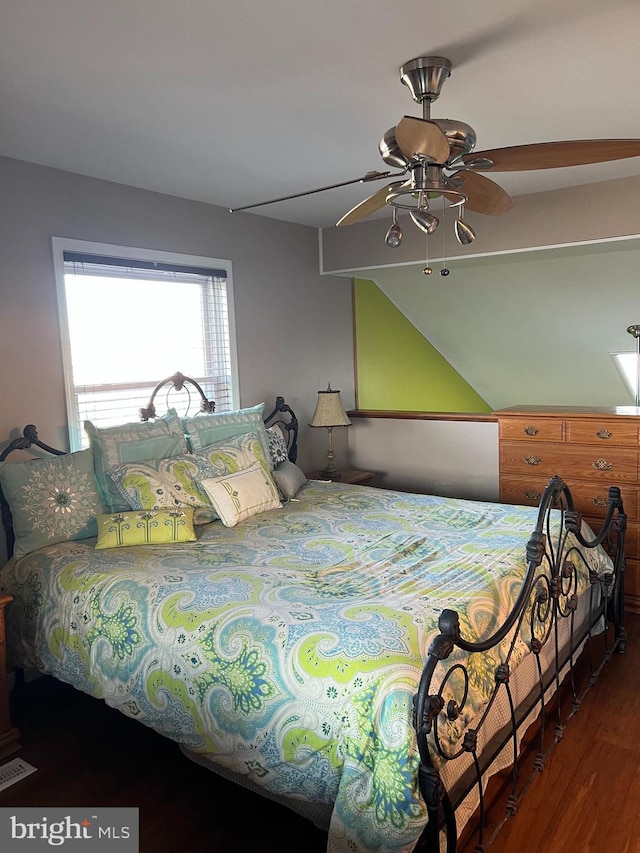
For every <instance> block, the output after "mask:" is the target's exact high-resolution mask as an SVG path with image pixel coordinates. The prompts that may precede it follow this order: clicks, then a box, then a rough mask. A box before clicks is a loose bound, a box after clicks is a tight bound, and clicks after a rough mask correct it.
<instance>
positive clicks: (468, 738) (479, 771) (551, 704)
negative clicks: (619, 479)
mask: <svg viewBox="0 0 640 853" xmlns="http://www.w3.org/2000/svg"><path fill="white" fill-rule="evenodd" d="M581 527H582V518H581V516H580V513H578V512H577V511H576V510H575V508H574V504H573V499H572V496H571V492H570V490H569V488H568V487H567V485H566V484H565V483H564V482H563V480H561V479H560V477H553V478H552V479H551V480H550V481H549V483H548V485H547V488H546V490H545V492H544V495H543V496H542V499H541V502H540V508H539V512H538V518H537V523H536V527H535V530H534V531H533V532H532V535H531V537H530V539H529V542H528V543H527V546H526V559H527V573H526V576H525V579H524V581H523V584H522V587H521V590H520V593H519V595H518V598H517V601H516V603H515V605H514V606H513V608H512V610H511V612H510V613H509V615H508V617H507V618H506V619H505V621H504V622H503V623H502V625H500V626H499V628H498V629H497V630H495V631H494V633H493V634H492V636H491V637H489V638H488V639H484V640H481V641H474V640H471V639H468V638H465V637H464V636H462V634H461V630H460V620H459V618H458V614H457V613H456V612H455V611H453V610H443V611H442V613H441V615H440V619H439V622H438V628H439V632H440V633H439V634H438V635H437V636H436V637H435V639H434V640H433V642H432V643H431V645H430V647H429V650H428V657H427V660H426V662H425V666H424V669H423V673H422V677H421V681H420V685H419V689H418V693H417V694H416V696H415V697H414V720H413V722H414V726H415V730H416V737H417V744H418V749H419V754H420V768H419V785H420V792H421V795H422V797H423V799H424V801H425V803H426V806H427V810H428V815H429V819H428V823H427V825H426V826H425V829H424V831H423V833H422V835H421V837H420V839H419V841H418V844H417V845H416V847H415V848H414V849H415V851H416V852H417V851H420V853H436V851H437V853H440V851H441V850H443V849H446V851H447V853H455V851H456V850H457V845H458V835H459V832H458V820H457V816H456V810H457V809H458V807H459V805H460V803H462V802H463V801H464V800H465V798H466V797H467V796H468V795H469V794H470V793H475V796H476V798H477V802H478V807H477V811H476V814H475V815H474V818H473V823H474V833H475V839H476V846H475V851H474V853H483V851H485V850H486V849H487V848H488V847H489V846H490V844H491V842H492V841H493V839H494V838H495V836H496V835H497V833H498V831H499V830H500V828H501V827H502V826H503V825H504V823H505V821H506V820H507V819H508V818H509V817H510V816H512V815H513V814H515V813H516V812H517V809H518V804H519V803H520V801H521V799H522V798H523V796H524V795H525V793H526V791H527V789H528V788H529V786H530V785H531V782H532V781H533V779H534V778H536V777H537V776H538V775H539V774H540V772H541V771H542V770H543V769H544V766H545V764H546V762H547V759H548V755H549V753H550V752H551V751H552V750H553V749H554V748H555V746H556V745H557V743H559V742H560V741H561V740H562V737H563V733H564V730H565V728H566V726H567V724H568V723H569V721H570V719H571V718H572V716H573V715H574V714H575V713H576V712H577V710H578V709H579V707H580V703H581V701H582V698H583V696H584V695H585V694H586V693H587V692H588V690H589V689H590V687H591V686H593V684H595V682H596V680H597V676H598V673H599V672H600V670H601V668H602V667H603V666H604V665H605V663H606V661H607V660H608V659H609V658H610V657H611V655H612V654H613V653H614V652H615V651H617V652H624V650H625V645H626V636H625V628H624V571H625V552H624V539H625V530H626V516H625V514H624V509H623V504H622V499H621V496H620V490H619V489H618V488H617V487H611V488H610V489H609V496H608V509H607V515H606V518H605V519H604V522H603V524H602V527H601V529H600V530H599V531H597V532H596V533H595V535H594V536H593V537H592V538H589V537H585V536H584V535H583V533H582V532H581ZM570 534H573V536H571V535H570ZM576 542H577V544H576ZM600 545H603V546H604V547H605V550H606V551H607V552H608V554H609V555H610V556H611V559H612V562H613V568H612V570H611V571H607V572H605V573H603V574H599V573H597V572H595V571H594V570H593V569H591V568H590V567H589V565H588V563H587V561H586V559H585V554H586V553H587V552H588V551H589V549H594V548H597V547H598V546H600ZM580 581H582V584H584V583H585V582H586V583H587V584H588V590H587V591H586V592H585V593H583V595H585V596H587V600H588V609H587V612H586V616H584V615H582V614H581V616H580V618H578V617H577V611H578V595H577V592H578V587H579V582H580ZM600 634H602V637H601V638H599V640H600V641H599V642H598V644H597V645H598V648H597V649H596V643H595V642H594V639H595V637H596V635H600ZM519 638H520V649H522V640H523V639H524V641H525V643H526V647H527V654H532V655H533V656H534V659H535V668H536V673H537V678H536V681H537V683H536V685H535V687H534V688H533V689H532V690H530V691H529V693H528V695H527V696H526V697H524V698H521V699H519V700H518V701H517V702H516V699H515V698H514V694H513V692H512V688H511V685H510V678H511V675H512V671H513V667H514V665H515V663H516V660H515V658H516V657H517V655H516V653H515V651H514V650H515V649H516V643H517V642H518V639H519ZM497 646H501V649H500V655H497V656H496V657H499V659H500V660H501V662H500V663H499V664H498V665H497V666H495V671H494V672H493V673H492V675H493V679H494V682H495V683H494V686H493V688H492V692H491V695H490V697H489V700H488V702H487V704H486V706H485V707H484V709H483V711H482V713H481V715H480V716H479V719H477V720H474V721H473V727H472V728H467V729H466V731H465V733H464V736H463V738H462V739H461V742H460V743H456V744H455V748H453V749H452V747H451V744H450V743H448V742H447V740H446V738H445V737H444V734H443V732H444V731H446V727H447V725H448V724H455V722H456V721H457V720H460V719H461V718H462V719H464V715H465V713H467V710H468V709H467V707H466V706H467V696H468V688H469V678H470V672H471V670H472V668H473V661H474V656H477V655H483V654H486V652H487V651H488V650H491V649H495V648H496V647H497ZM459 650H461V651H462V652H463V653H464V656H463V657H462V658H461V657H460V652H459ZM581 651H582V652H583V654H582V655H579V652H581ZM454 652H455V653H456V654H455V661H450V658H451V657H452V655H454ZM578 657H581V659H582V661H584V662H585V663H584V666H583V668H584V667H586V669H587V676H586V678H584V679H581V680H580V684H579V680H578V678H577V677H576V663H577V660H578ZM596 657H597V659H596ZM585 659H586V660H585ZM447 661H450V662H449V664H447ZM443 668H444V675H442V672H443ZM561 690H562V691H567V693H568V697H569V699H568V710H567V709H563V708H562V707H561V705H562V703H561V701H560V691H561ZM501 693H502V694H504V695H502V696H501V695H500V694H501ZM505 695H506V702H505V701H504V696H505ZM499 697H500V700H501V702H502V704H503V706H504V707H508V717H509V720H508V723H507V724H503V725H501V726H500V727H498V729H497V733H496V734H494V735H492V736H491V738H490V739H488V740H487V739H485V740H486V742H484V743H483V735H484V733H485V731H484V730H485V727H487V723H488V721H489V720H490V719H491V714H492V712H494V707H495V706H496V703H497V700H498V698H499ZM552 698H555V701H551V700H552ZM534 715H535V716H536V717H537V723H536V725H537V726H538V730H537V733H536V739H535V741H534V743H535V745H536V746H537V752H536V754H535V761H534V765H533V768H532V769H531V770H530V772H529V773H528V775H526V774H523V771H522V768H521V766H519V761H518V759H519V752H520V741H521V737H522V734H523V731H524V729H526V728H528V727H529V726H530V725H531V722H532V719H533V716H534ZM551 726H553V736H552V737H551V738H550V737H549V736H548V735H549V730H550V727H551ZM492 731H493V729H492ZM545 735H547V736H546V737H545ZM549 741H550V744H548V742H549ZM546 744H548V745H546ZM505 753H506V754H505ZM463 756H466V759H465V764H466V769H465V771H464V773H462V774H461V775H460V777H459V778H458V781H457V782H456V784H455V790H451V791H450V790H447V788H446V786H445V784H444V782H443V777H442V769H443V767H444V765H446V764H447V763H448V762H452V761H458V760H460V759H461V758H462V757H463ZM507 759H508V760H507ZM498 760H500V761H501V764H500V768H502V767H504V766H505V764H506V765H509V764H510V765H511V770H510V777H511V778H510V783H509V784H510V793H509V796H508V799H507V804H506V808H505V810H504V814H503V815H502V817H501V819H500V821H499V822H498V826H497V827H495V828H494V829H493V831H492V833H491V835H489V834H488V832H487V829H486V813H485V812H486V809H485V790H484V782H483V777H486V774H487V773H490V772H491V769H492V767H493V768H495V767H496V766H497V765H496V762H497V761H498Z"/></svg>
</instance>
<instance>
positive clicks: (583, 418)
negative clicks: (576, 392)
mask: <svg viewBox="0 0 640 853" xmlns="http://www.w3.org/2000/svg"><path fill="white" fill-rule="evenodd" d="M495 415H496V417H497V418H498V424H499V442H500V500H501V501H503V502H505V503H519V504H528V505H531V506H536V505H537V504H538V502H539V500H540V497H541V496H542V493H543V491H544V488H545V486H546V484H547V482H548V481H549V478H550V477H552V476H553V475H554V474H558V475H559V476H560V477H562V479H563V480H564V481H565V483H566V484H567V485H568V486H569V488H570V489H571V494H572V495H573V499H574V502H575V506H576V509H578V510H579V511H580V512H581V513H582V515H583V517H584V519H585V521H587V522H588V523H590V524H592V525H594V526H595V527H596V529H597V528H598V527H599V525H600V522H601V519H602V518H603V516H604V515H605V514H606V511H607V495H608V489H609V486H619V487H620V490H621V493H622V500H623V503H624V509H625V512H626V514H627V535H626V553H627V573H626V577H625V603H626V607H627V609H628V610H631V611H633V612H635V613H640V551H639V542H640V537H639V535H638V531H639V528H640V515H639V507H640V464H639V463H640V459H639V457H640V409H637V408H636V407H635V406H626V407H622V406H621V407H617V408H578V407H570V406H566V407H565V406H512V407H511V408H508V409H500V410H498V411H496V412H495Z"/></svg>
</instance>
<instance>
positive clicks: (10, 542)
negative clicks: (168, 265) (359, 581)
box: [0, 373, 298, 557]
mask: <svg viewBox="0 0 640 853" xmlns="http://www.w3.org/2000/svg"><path fill="white" fill-rule="evenodd" d="M169 383H170V384H171V385H172V386H173V387H174V388H175V389H176V390H178V391H179V390H181V389H182V386H183V385H185V384H191V385H192V386H193V387H194V388H195V389H196V391H197V392H198V394H199V396H200V411H201V412H204V413H207V412H213V411H214V410H215V403H214V402H212V401H210V400H208V399H207V397H206V396H205V394H204V392H203V390H202V388H201V387H200V385H198V383H197V382H196V381H195V380H194V379H190V378H189V377H188V376H183V375H182V374H181V373H175V374H174V375H173V376H170V377H168V378H167V379H163V380H162V382H159V383H158V384H157V385H156V387H155V388H154V390H153V393H152V395H151V399H150V400H149V403H148V405H147V406H146V407H145V408H143V409H140V415H141V420H143V421H146V420H149V419H151V418H155V416H156V414H155V405H154V399H155V396H156V394H157V392H158V391H159V390H160V389H161V388H162V387H163V386H165V385H167V384H169ZM264 423H265V426H267V427H269V426H274V425H276V424H277V425H278V427H279V428H280V429H281V430H282V432H283V435H284V437H285V440H286V442H287V447H288V455H289V459H290V460H291V462H295V461H296V459H297V457H298V419H297V417H296V415H295V412H294V411H293V409H292V408H291V407H290V406H289V405H287V403H285V400H284V397H276V404H275V408H274V409H273V411H272V412H271V414H270V415H269V416H268V417H266V418H264ZM31 447H38V448H40V449H41V450H44V451H46V452H47V453H52V454H54V455H55V456H64V455H65V453H66V452H67V451H66V450H58V449H57V448H55V447H51V446H50V445H48V444H45V443H44V442H43V441H40V439H39V438H38V431H37V429H36V427H35V426H34V424H27V426H26V427H25V428H24V429H23V431H22V435H21V436H19V437H18V438H14V439H12V440H11V441H10V442H9V444H8V445H7V446H6V447H5V449H4V450H3V451H2V453H0V462H4V461H5V460H6V458H7V457H8V456H9V454H10V453H13V451H14V450H29V449H30V448H31ZM0 511H1V514H2V525H3V527H4V529H5V533H6V540H7V555H8V556H9V557H10V556H11V554H12V553H13V546H14V544H15V534H14V532H13V520H12V518H11V510H10V509H9V504H8V503H7V501H6V498H5V496H4V495H3V493H2V489H1V488H0Z"/></svg>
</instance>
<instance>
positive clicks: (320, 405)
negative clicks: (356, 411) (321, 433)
mask: <svg viewBox="0 0 640 853" xmlns="http://www.w3.org/2000/svg"><path fill="white" fill-rule="evenodd" d="M309 426H311V427H340V426H351V421H350V420H349V418H348V416H347V413H346V412H345V410H344V406H343V405H342V400H341V398H340V392H339V391H334V390H332V388H331V384H329V386H328V388H327V390H326V391H318V402H317V404H316V410H315V412H314V413H313V417H312V418H311V421H310V423H309Z"/></svg>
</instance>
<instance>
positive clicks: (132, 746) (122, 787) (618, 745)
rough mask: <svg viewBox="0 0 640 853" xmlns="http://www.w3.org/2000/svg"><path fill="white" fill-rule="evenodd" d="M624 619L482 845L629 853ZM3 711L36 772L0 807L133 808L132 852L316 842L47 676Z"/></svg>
mask: <svg viewBox="0 0 640 853" xmlns="http://www.w3.org/2000/svg"><path fill="white" fill-rule="evenodd" d="M627 627H628V633H629V648H628V652H627V654H626V655H615V656H614V657H613V658H612V660H611V661H610V662H609V664H608V665H607V667H605V669H604V671H603V672H602V674H601V676H600V678H599V680H598V683H597V685H596V687H595V688H594V690H593V691H591V693H590V694H589V695H588V697H587V698H586V699H585V701H584V702H583V704H582V707H581V709H580V711H579V713H578V714H577V716H576V717H574V719H573V720H572V721H571V723H570V725H569V727H568V729H567V732H566V735H565V738H564V740H563V742H562V743H561V744H560V745H559V747H558V748H557V749H556V750H555V752H554V753H553V755H552V757H551V759H550V761H549V763H548V765H547V767H546V768H545V770H544V772H543V774H542V775H541V776H540V777H539V779H536V780H535V781H534V783H533V784H532V786H531V788H530V789H529V791H528V793H527V796H526V798H525V800H524V802H523V803H522V804H521V806H520V809H519V812H518V814H517V816H516V817H515V818H512V819H511V820H509V821H508V822H507V824H506V825H505V826H504V828H503V829H502V831H501V833H500V834H499V836H498V837H497V839H496V841H495V842H494V843H493V844H492V845H491V847H490V850H491V853H516V851H517V853H567V852H568V851H570V853H595V851H598V852H599V853H600V851H606V853H640V725H639V724H640V616H634V615H628V619H627ZM12 719H13V722H14V724H15V725H16V726H17V727H18V728H19V729H20V731H21V735H22V737H21V742H22V745H23V746H22V749H21V750H20V752H18V753H16V756H20V757H22V758H24V760H25V761H28V762H29V763H31V764H33V765H34V766H35V767H37V768H38V772H37V773H34V774H32V775H31V776H29V777H27V778H26V779H24V780H22V781H20V782H18V783H16V784H15V785H13V786H11V787H9V788H7V789H5V790H4V791H0V806H58V805H61V806H92V805H93V806H103V807H105V806H137V807H139V809H140V851H141V853H170V852H171V853H172V851H176V853H177V851H180V853H186V852H188V853H200V851H203V853H204V851H207V853H216V851H252V853H294V851H295V853H300V851H305V853H324V851H325V849H326V835H325V834H324V833H322V832H321V831H320V830H317V829H316V828H315V827H314V826H313V825H312V824H310V823H309V822H307V821H305V820H304V819H303V818H301V817H299V816H298V815H296V814H295V813H294V812H291V811H290V810H289V809H286V808H283V807H281V806H278V805H276V804H275V803H272V802H270V801H268V800H265V799H263V798H261V797H258V796H255V795H253V794H251V793H249V792H246V791H243V790H239V789H238V788H237V787H236V786H234V785H232V784H231V783H229V782H226V781H225V780H223V779H220V778H218V777H217V776H216V775H215V774H213V773H211V772H210V771H208V770H206V769H204V768H202V767H199V766H198V765H196V764H194V763H193V762H191V761H189V759H187V758H186V757H185V756H184V755H183V754H182V753H181V752H180V750H179V749H178V747H177V746H176V745H175V744H173V743H171V742H170V741H167V740H166V739H165V738H162V737H161V736H160V735H157V734H155V733H154V732H153V731H151V730H150V729H147V728H146V727H145V726H142V725H141V724H140V723H138V722H136V721H134V720H130V719H128V718H127V717H125V716H124V715H122V714H121V713H120V712H118V711H115V710H113V709H111V708H109V707H107V706H106V705H105V704H104V703H103V702H101V701H98V700H95V699H92V698H90V697H88V696H85V695H83V694H81V693H79V692H78V691H76V690H74V689H73V688H72V687H68V686H67V685H63V684H60V683H58V682H56V681H54V680H53V679H50V678H41V679H38V680H36V681H33V682H29V683H28V684H27V685H26V687H25V688H24V689H23V690H21V691H14V692H13V693H12ZM494 813H495V815H498V814H499V811H498V810H497V809H494ZM494 820H495V818H494ZM474 843H475V842H473V841H470V842H469V844H468V847H467V849H465V851H464V853H471V851H472V850H473V847H474Z"/></svg>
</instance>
